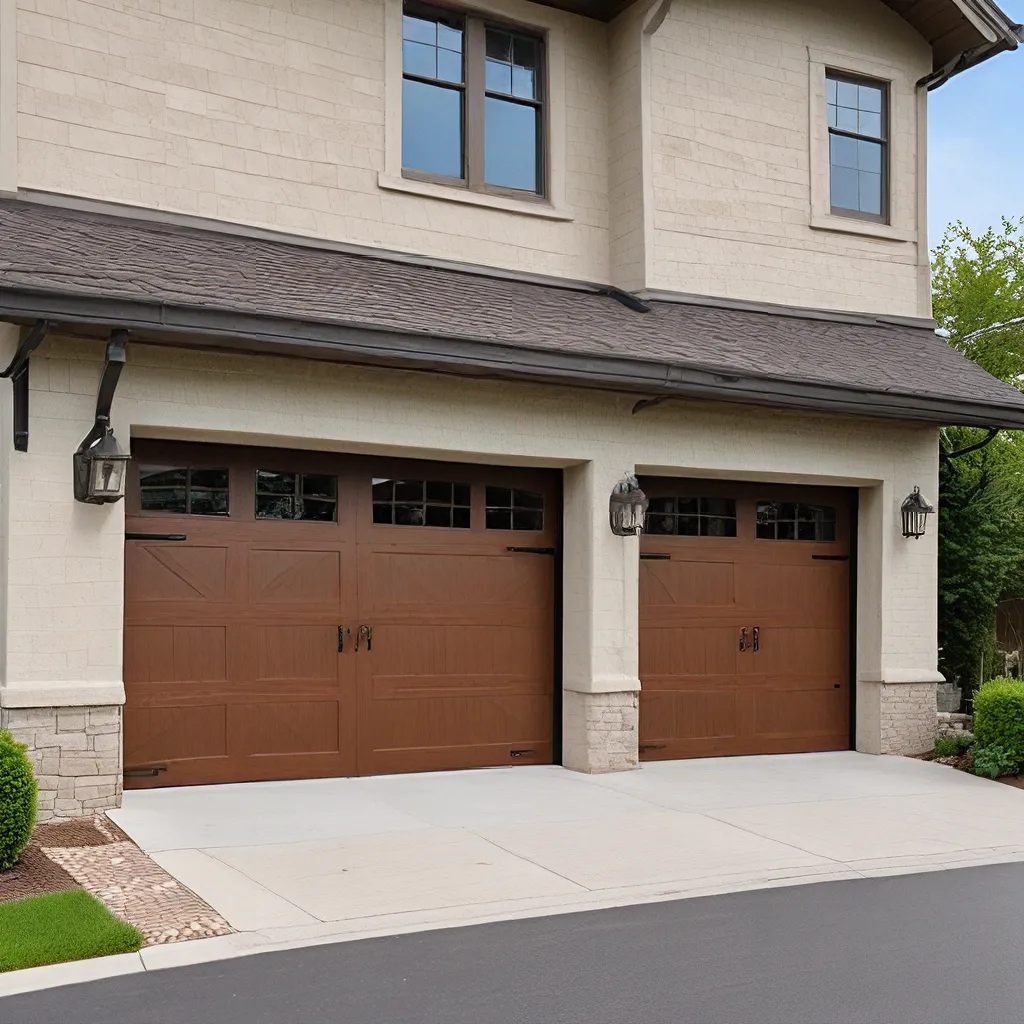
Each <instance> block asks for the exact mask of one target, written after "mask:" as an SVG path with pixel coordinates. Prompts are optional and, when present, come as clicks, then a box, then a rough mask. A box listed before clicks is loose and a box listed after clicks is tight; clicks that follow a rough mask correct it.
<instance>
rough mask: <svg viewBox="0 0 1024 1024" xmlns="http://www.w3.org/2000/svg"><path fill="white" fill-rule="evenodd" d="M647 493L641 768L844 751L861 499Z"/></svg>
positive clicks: (680, 488) (680, 489)
mask: <svg viewBox="0 0 1024 1024" xmlns="http://www.w3.org/2000/svg"><path fill="white" fill-rule="evenodd" d="M642 485H643V488H644V490H645V491H646V492H647V494H648V495H649V497H650V498H651V505H650V509H649V512H648V519H647V532H646V533H645V534H644V535H643V537H642V539H641V544H640V550H641V556H640V557H641V563H640V678H641V682H642V689H641V693H640V756H641V757H642V758H646V759H658V758H678V757H708V756H715V755H720V754H760V753H785V752H800V751H811V750H842V749H846V748H847V747H848V746H849V722H850V717H849V716H850V689H849V688H850V630H849V627H850V560H849V559H850V518H851V499H850V492H849V491H845V490H838V489H835V490H833V489H825V488H802V489H801V488H780V487H776V486H770V487H763V486H753V485H749V484H743V485H740V484H725V483H721V482H716V481H683V480H667V479H649V480H644V481H642Z"/></svg>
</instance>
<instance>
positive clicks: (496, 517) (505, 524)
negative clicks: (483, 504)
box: [487, 508, 512, 530]
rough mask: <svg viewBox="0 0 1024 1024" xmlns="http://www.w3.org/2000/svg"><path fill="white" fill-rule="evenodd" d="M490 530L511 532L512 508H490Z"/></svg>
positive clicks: (488, 514)
mask: <svg viewBox="0 0 1024 1024" xmlns="http://www.w3.org/2000/svg"><path fill="white" fill-rule="evenodd" d="M487 529H488V530H511V529H512V510H511V509H510V508H489V509H488V510H487Z"/></svg>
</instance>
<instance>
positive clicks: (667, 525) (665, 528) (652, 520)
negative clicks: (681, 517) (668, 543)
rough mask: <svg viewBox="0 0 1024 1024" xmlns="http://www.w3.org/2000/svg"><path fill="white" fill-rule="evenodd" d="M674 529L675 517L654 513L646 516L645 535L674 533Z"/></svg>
mask: <svg viewBox="0 0 1024 1024" xmlns="http://www.w3.org/2000/svg"><path fill="white" fill-rule="evenodd" d="M675 528H676V523H675V517H674V516H665V515H659V514H657V513H655V514H654V515H651V514H650V513H648V514H647V522H646V523H645V524H644V532H645V533H660V534H665V533H674V532H675Z"/></svg>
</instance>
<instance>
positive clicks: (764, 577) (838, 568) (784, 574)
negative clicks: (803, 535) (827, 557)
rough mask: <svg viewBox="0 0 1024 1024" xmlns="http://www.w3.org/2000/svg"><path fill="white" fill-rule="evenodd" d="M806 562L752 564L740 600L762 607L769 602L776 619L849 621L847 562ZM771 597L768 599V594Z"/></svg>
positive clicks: (809, 560) (744, 575)
mask: <svg viewBox="0 0 1024 1024" xmlns="http://www.w3.org/2000/svg"><path fill="white" fill-rule="evenodd" d="M806 561H807V564H805V565H751V566H749V567H748V571H747V572H746V573H744V574H743V584H742V595H741V600H740V604H741V606H742V607H744V608H750V609H760V608H762V607H764V606H765V605H766V603H767V604H768V605H769V610H770V612H771V613H772V615H773V616H774V617H775V618H776V619H782V620H785V619H787V618H788V617H791V616H793V615H797V616H799V618H800V620H801V621H802V622H803V623H806V624H808V625H812V624H816V623H828V622H836V621H838V622H840V623H842V622H843V621H845V616H846V614H847V607H848V604H849V592H850V580H849V568H848V566H847V565H846V563H843V562H814V561H812V560H811V558H810V556H807V559H806ZM768 594H770V595H771V601H770V602H766V601H765V595H768Z"/></svg>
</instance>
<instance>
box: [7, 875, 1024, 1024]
mask: <svg viewBox="0 0 1024 1024" xmlns="http://www.w3.org/2000/svg"><path fill="white" fill-rule="evenodd" d="M1022 951H1024V864H1020V863H1014V864H1001V865H995V866H988V867H976V868H965V869H959V870H949V871H939V872H933V873H927V874H913V875H899V876H890V877H885V878H863V879H853V880H849V881H839V882H822V883H818V884H813V885H803V886H797V887H791V888H781V889H768V890H758V891H753V892H743V893H731V894H728V895H721V896H709V897H704V898H698V899H688V900H677V901H673V902H663V903H653V904H645V905H634V906H628V907H622V908H617V909H610V910H596V911H590V912H586V913H575V914H565V915H561V916H555V917H543V918H534V919H529V920H519V921H507V922H501V923H495V924H485V925H476V926H473V927H462V928H451V929H445V930H439V931H430V932H420V933H416V934H407V935H396V936H389V937H386V938H377V939H366V940H361V941H353V942H345V943H338V944H333V945H321V946H312V947H306V948H303V949H295V950H289V951H286V952H277V953H263V954H260V955H256V956H248V957H240V958H236V959H231V960H222V961H218V962H216V963H209V964H203V965H199V966H192V967H183V968H176V969H166V970H159V971H149V972H147V973H139V974H132V975H127V976H124V977H120V978H110V979H107V980H104V981H98V982H93V983H91V984H87V985H75V986H68V987H63V988H54V989H48V990H44V991H40V992H35V993H32V994H29V995H24V996H15V997H10V998H8V999H0V1022H2V1024H122V1022H123V1024H197V1022H198V1024H206V1022H211V1024H213V1022H215V1024H290V1022H303V1024H321V1022H323V1024H328V1022H329V1024H776V1022H777V1024H1004V1022H1005V1024H1018V1022H1020V1021H1021V1020H1024V970H1022V958H1024V953H1022Z"/></svg>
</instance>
